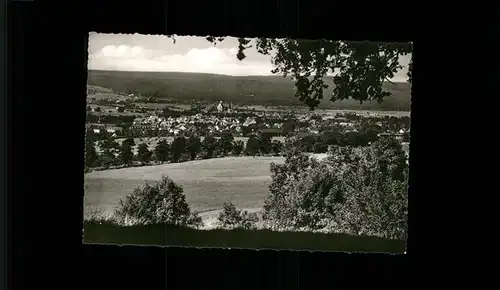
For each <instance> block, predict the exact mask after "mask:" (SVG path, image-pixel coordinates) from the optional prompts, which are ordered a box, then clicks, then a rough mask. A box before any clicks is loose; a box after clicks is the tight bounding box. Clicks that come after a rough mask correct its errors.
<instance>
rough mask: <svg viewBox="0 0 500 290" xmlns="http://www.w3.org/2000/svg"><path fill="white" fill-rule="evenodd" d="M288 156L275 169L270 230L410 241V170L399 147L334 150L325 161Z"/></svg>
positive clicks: (267, 215)
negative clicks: (329, 233) (321, 232)
mask: <svg viewBox="0 0 500 290" xmlns="http://www.w3.org/2000/svg"><path fill="white" fill-rule="evenodd" d="M287 154H288V155H287V158H286V160H285V164H283V165H275V164H272V165H271V177H272V183H271V185H270V187H269V191H270V194H269V196H268V198H267V199H266V201H265V204H264V214H263V220H264V222H265V225H266V226H267V227H270V228H273V229H281V230H283V229H293V230H303V229H305V230H326V231H330V232H338V233H346V234H357V235H359V234H363V235H372V236H379V237H385V238H391V239H405V238H406V236H407V215H408V211H407V207H408V189H407V187H408V166H407V164H406V162H405V160H406V156H405V154H404V151H403V150H402V149H401V146H400V144H399V143H397V142H396V141H394V140H391V139H387V140H380V141H377V142H375V143H374V144H372V146H370V147H360V148H352V147H340V146H332V148H331V150H330V151H329V156H328V158H327V159H326V160H324V161H316V160H314V159H310V158H308V157H307V156H305V155H303V154H301V153H300V152H298V151H297V150H296V149H295V150H289V151H288V153H287Z"/></svg>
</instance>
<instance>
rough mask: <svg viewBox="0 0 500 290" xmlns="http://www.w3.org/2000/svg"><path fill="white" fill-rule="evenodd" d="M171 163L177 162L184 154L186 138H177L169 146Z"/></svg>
mask: <svg viewBox="0 0 500 290" xmlns="http://www.w3.org/2000/svg"><path fill="white" fill-rule="evenodd" d="M171 152H172V159H171V161H172V162H179V161H180V158H181V156H182V154H183V153H185V152H186V138H184V137H182V136H179V137H176V138H175V139H174V141H173V142H172V145H171Z"/></svg>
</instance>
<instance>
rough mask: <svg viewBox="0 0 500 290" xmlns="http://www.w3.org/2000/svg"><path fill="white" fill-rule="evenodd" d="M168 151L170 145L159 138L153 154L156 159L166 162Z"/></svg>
mask: <svg viewBox="0 0 500 290" xmlns="http://www.w3.org/2000/svg"><path fill="white" fill-rule="evenodd" d="M169 153H170V146H169V144H168V143H167V141H166V140H161V141H160V142H158V144H156V147H155V150H154V155H155V158H156V160H157V161H160V162H166V161H167V160H168V157H169Z"/></svg>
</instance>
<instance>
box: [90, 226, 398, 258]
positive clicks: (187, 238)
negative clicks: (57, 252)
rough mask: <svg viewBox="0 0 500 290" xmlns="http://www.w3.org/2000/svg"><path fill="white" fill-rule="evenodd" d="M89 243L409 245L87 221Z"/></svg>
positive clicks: (368, 248) (365, 248)
mask: <svg viewBox="0 0 500 290" xmlns="http://www.w3.org/2000/svg"><path fill="white" fill-rule="evenodd" d="M83 241H84V242H85V243H98V244H120V245H156V246H183V247H214V248H247V249H293V250H315V251H343V252H368V253H370V252H371V253H394V254H402V253H403V252H404V251H405V247H406V242H405V241H401V240H390V239H383V238H377V237H367V236H349V235H343V234H322V233H311V232H273V231H267V230H259V231H248V230H222V229H217V230H210V231H207V230H195V229H190V228H182V227H174V226H165V225H161V224H160V225H149V226H131V227H120V226H115V225H110V224H97V223H89V222H85V223H84V225H83Z"/></svg>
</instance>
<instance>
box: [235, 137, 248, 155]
mask: <svg viewBox="0 0 500 290" xmlns="http://www.w3.org/2000/svg"><path fill="white" fill-rule="evenodd" d="M244 149H245V142H243V141H241V140H237V141H234V143H233V154H234V155H236V156H239V155H240V154H241V152H243V150H244Z"/></svg>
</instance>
